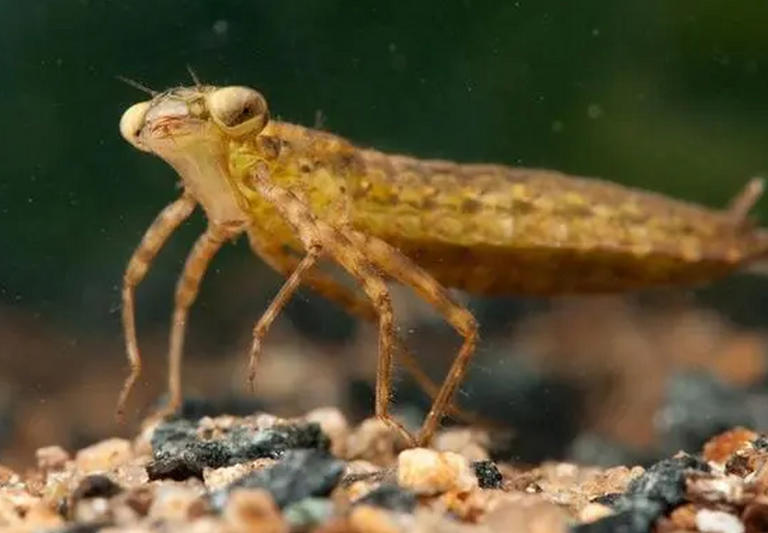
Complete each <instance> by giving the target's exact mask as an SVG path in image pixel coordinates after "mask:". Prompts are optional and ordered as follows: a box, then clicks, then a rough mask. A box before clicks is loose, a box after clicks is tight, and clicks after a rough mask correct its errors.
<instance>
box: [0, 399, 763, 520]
mask: <svg viewBox="0 0 768 533" xmlns="http://www.w3.org/2000/svg"><path fill="white" fill-rule="evenodd" d="M491 440H492V438H491V437H489V435H488V434H486V433H485V432H484V431H481V430H473V429H463V428H453V429H447V430H444V431H443V432H442V433H440V434H439V435H438V436H437V438H436V439H435V441H434V446H433V448H430V449H424V448H416V449H404V448H403V444H402V443H401V442H398V439H397V437H396V436H394V435H393V434H392V433H391V432H390V431H389V430H388V429H387V427H386V426H384V425H383V424H381V423H380V422H378V421H377V420H375V419H368V420H366V421H364V422H363V423H362V424H360V425H359V426H357V427H354V428H351V427H349V426H348V424H347V421H346V420H345V418H344V416H343V415H342V414H341V413H340V412H339V411H338V410H336V409H333V408H326V409H318V410H315V411H312V412H310V413H308V414H307V415H306V416H304V417H302V418H300V419H291V420H285V419H279V418H276V417H274V416H271V415H267V414H254V415H252V416H247V417H231V416H219V417H216V418H210V417H203V418H200V419H196V420H189V419H175V420H170V421H163V422H146V423H145V424H144V427H143V429H142V431H141V432H140V434H139V435H137V436H136V437H135V438H134V439H133V440H126V439H119V438H114V439H108V440H104V441H102V442H98V443H96V444H93V445H91V446H88V447H86V448H83V449H81V450H77V451H74V452H72V453H70V452H68V451H66V450H64V449H62V448H60V447H58V446H51V447H46V448H41V449H39V450H37V452H36V462H37V465H36V467H35V468H32V469H30V470H29V471H27V472H25V473H24V474H20V473H16V472H13V471H12V470H10V469H7V468H3V469H2V470H1V471H0V524H2V526H3V528H4V530H7V531H41V530H42V531H62V532H64V531H67V532H87V531H126V532H127V531H131V532H142V531H158V532H159V531H164V532H167V531H194V532H197V531H199V532H208V531H211V532H245V531H264V532H283V531H285V532H288V531H317V532H346V531H349V532H361V533H362V532H377V533H378V532H381V533H385V532H397V531H403V532H406V531H416V532H420V531H423V532H427V531H441V532H442V531H448V532H452V531H456V532H460V531H467V532H470V531H471V532H493V531H500V532H501V531H515V532H523V533H525V532H531V533H533V532H536V533H539V532H541V533H544V532H553V533H554V532H565V531H569V530H572V531H578V532H603V531H606V532H608V531H622V532H634V531H638V532H640V531H659V532H672V531H702V532H714V531H722V532H729V533H730V532H733V533H737V532H743V531H747V532H753V531H754V532H756V531H765V528H766V526H768V438H766V437H765V436H762V435H759V434H757V433H754V432H752V431H750V430H746V429H734V430H731V431H729V432H726V433H723V434H721V435H720V436H718V437H715V438H714V439H712V440H710V441H709V443H707V445H706V446H705V447H704V449H703V450H702V451H701V453H698V454H696V455H689V454H685V453H682V452H681V453H679V454H677V455H674V456H673V457H669V458H666V459H663V460H661V461H659V462H657V463H655V464H653V465H652V466H650V467H648V468H646V469H644V468H642V467H639V466H632V465H627V466H618V467H613V468H607V469H606V468H596V467H588V466H579V465H575V464H571V463H545V464H541V465H538V466H535V467H526V468H523V467H520V466H515V465H512V464H508V463H496V462H494V461H492V460H491V459H490V458H489V455H488V451H487V450H488V449H489V445H490V443H491Z"/></svg>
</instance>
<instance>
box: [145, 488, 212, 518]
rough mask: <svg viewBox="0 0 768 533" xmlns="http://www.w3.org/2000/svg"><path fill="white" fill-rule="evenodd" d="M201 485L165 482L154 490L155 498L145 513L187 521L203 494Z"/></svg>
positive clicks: (152, 516)
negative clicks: (190, 485)
mask: <svg viewBox="0 0 768 533" xmlns="http://www.w3.org/2000/svg"><path fill="white" fill-rule="evenodd" d="M203 492H204V491H203V490H202V487H200V488H192V487H189V486H185V485H176V484H173V485H171V484H170V483H169V484H166V485H163V486H160V487H158V488H157V490H156V491H155V498H154V500H153V501H152V505H151V506H150V507H149V512H148V513H147V515H148V516H149V517H150V518H154V519H164V520H170V521H178V522H182V521H187V520H188V519H189V518H190V515H191V514H192V510H193V509H194V508H195V507H196V506H197V502H198V501H199V500H200V497H201V496H202V494H203Z"/></svg>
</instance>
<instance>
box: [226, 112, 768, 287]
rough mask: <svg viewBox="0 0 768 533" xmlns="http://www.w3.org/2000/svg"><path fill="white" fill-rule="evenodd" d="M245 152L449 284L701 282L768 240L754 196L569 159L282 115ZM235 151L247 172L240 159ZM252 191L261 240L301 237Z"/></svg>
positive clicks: (757, 251)
mask: <svg viewBox="0 0 768 533" xmlns="http://www.w3.org/2000/svg"><path fill="white" fill-rule="evenodd" d="M238 150H242V151H244V152H247V153H249V154H251V156H252V154H254V153H259V154H260V155H261V158H263V159H262V160H264V161H267V162H269V164H270V168H271V170H272V175H273V176H274V177H275V178H276V179H279V180H281V182H283V183H284V184H285V185H286V186H289V187H298V188H300V189H301V190H303V191H304V192H305V194H306V195H307V202H308V203H309V204H310V205H312V206H313V207H314V208H315V209H317V210H318V211H319V212H320V213H321V216H323V217H326V218H329V219H332V220H334V221H336V223H345V224H349V225H350V226H352V227H354V228H355V229H357V230H358V231H359V232H361V233H363V234H366V235H374V236H376V237H378V238H380V239H382V240H384V241H386V242H388V243H390V244H391V245H393V246H395V247H396V248H398V249H399V250H400V251H402V252H403V253H405V254H406V255H407V256H409V257H410V258H411V259H413V260H414V262H416V263H417V264H419V265H420V266H421V267H423V268H424V269H425V270H427V271H428V272H429V273H430V274H431V275H433V276H434V277H435V278H436V279H437V280H438V281H440V282H441V283H442V284H443V285H445V286H447V287H453V288H458V289H462V290H466V291H469V292H473V293H480V294H489V295H493V294H509V293H512V294H538V295H553V294H564V293H586V292H612V291H613V292H615V291H626V290H632V289H639V288H644V287H652V286H659V285H696V284H700V283H703V282H706V281H710V280H712V279H716V278H718V277H721V276H723V275H725V274H727V273H728V272H729V271H731V270H734V269H736V268H739V267H741V266H743V265H745V264H747V263H749V262H750V261H751V260H753V259H755V258H757V257H760V256H762V255H763V254H764V253H765V252H766V249H768V236H767V235H766V233H765V232H764V231H763V230H756V229H755V228H754V227H753V226H752V225H751V224H750V223H749V221H747V220H746V218H745V215H746V210H745V209H743V206H742V208H739V209H736V208H734V209H730V210H722V211H720V210H714V209H708V208H705V207H702V206H698V205H694V204H690V203H686V202H683V201H679V200H675V199H672V198H669V197H665V196H662V195H660V194H655V193H652V192H646V191H641V190H637V189H632V188H628V187H623V186H620V185H618V184H614V183H609V182H605V181H602V180H597V179H592V178H582V177H575V176H568V175H566V174H562V173H560V172H556V171H550V170H540V169H526V168H511V167H505V166H501V165H479V164H470V165H462V164H458V163H452V162H449V161H428V160H419V159H415V158H411V157H405V156H398V155H388V154H384V153H381V152H376V151H372V150H359V149H357V148H355V147H353V146H352V145H350V144H349V143H348V142H347V141H345V140H343V139H341V138H338V137H335V136H332V135H329V134H327V133H324V132H318V131H315V130H311V129H308V128H303V127H300V126H295V125H292V124H285V123H276V122H273V123H270V125H269V126H267V128H266V129H265V131H264V132H263V133H262V136H261V138H260V139H259V140H258V142H255V143H251V142H249V141H245V145H235V146H233V151H234V153H236V152H237V151H238ZM248 159H250V158H248ZM232 161H234V162H235V164H234V165H233V166H232V167H231V170H232V171H233V175H234V176H235V177H237V176H238V174H239V172H238V170H239V169H238V166H237V161H238V158H237V157H234V158H233V159H232ZM247 164H250V162H248V163H246V164H245V166H246V167H247ZM750 187H752V186H750ZM748 190H749V188H748ZM243 192H244V195H245V196H246V197H248V196H249V193H248V191H247V190H244V191H243ZM758 195H759V191H755V193H753V194H751V195H747V196H748V198H751V200H752V201H754V200H755V199H756V198H757V196H758ZM250 196H253V195H252V194H251V195H250ZM250 202H251V203H250V204H249V207H250V208H251V209H254V208H255V209H256V210H257V211H258V212H259V216H258V217H255V219H254V220H256V221H257V223H255V224H254V225H253V226H252V228H251V229H250V230H249V231H250V232H251V233H252V236H254V238H253V240H261V241H271V242H273V243H274V246H275V247H277V246H278V244H279V245H284V244H286V243H291V242H295V239H294V238H293V237H292V232H291V231H290V230H289V229H288V228H287V227H286V226H285V223H284V222H282V220H280V218H279V217H276V216H274V214H275V213H274V211H273V210H272V209H271V208H270V207H269V206H267V205H264V204H263V202H262V201H261V200H260V199H258V198H257V197H254V198H251V199H250ZM736 207H739V206H736Z"/></svg>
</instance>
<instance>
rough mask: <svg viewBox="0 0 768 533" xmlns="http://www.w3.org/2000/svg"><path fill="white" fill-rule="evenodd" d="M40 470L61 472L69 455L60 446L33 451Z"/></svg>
mask: <svg viewBox="0 0 768 533" xmlns="http://www.w3.org/2000/svg"><path fill="white" fill-rule="evenodd" d="M35 458H36V459H37V467H38V468H39V469H40V470H61V469H62V468H64V466H65V465H66V464H67V461H69V459H70V456H69V453H68V452H67V451H66V450H65V449H64V448H62V447H61V446H46V447H44V448H38V449H37V450H36V451H35Z"/></svg>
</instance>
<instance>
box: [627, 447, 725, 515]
mask: <svg viewBox="0 0 768 533" xmlns="http://www.w3.org/2000/svg"><path fill="white" fill-rule="evenodd" d="M687 470H698V471H700V472H709V470H710V468H709V465H707V463H705V462H704V461H702V460H701V459H699V458H698V457H694V456H692V455H682V456H680V457H673V458H671V459H664V460H662V461H659V462H658V463H656V464H655V465H653V466H652V467H650V468H649V469H648V470H646V471H645V472H644V473H643V474H642V475H641V476H639V477H636V478H635V479H633V480H632V481H630V483H629V486H628V487H627V490H626V492H625V493H624V498H621V499H619V501H618V506H619V507H620V506H621V504H622V501H623V500H625V499H630V500H633V499H638V498H647V499H651V500H656V501H659V502H661V503H663V504H664V505H665V506H666V507H672V506H674V505H678V504H680V503H682V502H683V501H684V499H685V473H686V471H687Z"/></svg>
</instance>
